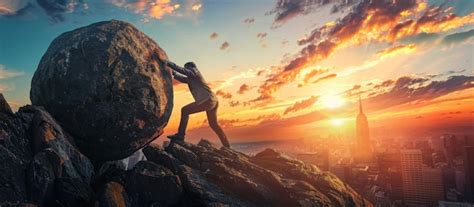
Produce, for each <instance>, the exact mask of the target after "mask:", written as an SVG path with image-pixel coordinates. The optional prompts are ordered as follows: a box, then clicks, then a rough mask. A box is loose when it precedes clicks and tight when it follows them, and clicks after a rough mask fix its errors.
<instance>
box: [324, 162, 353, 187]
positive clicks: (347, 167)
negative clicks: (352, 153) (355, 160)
mask: <svg viewBox="0 0 474 207" xmlns="http://www.w3.org/2000/svg"><path fill="white" fill-rule="evenodd" d="M351 165H352V163H351V162H350V160H347V159H345V158H341V159H340V160H339V161H338V162H337V164H335V165H332V166H331V167H330V168H329V171H330V172H331V173H333V174H334V175H336V176H337V177H338V178H339V179H341V180H344V181H346V182H348V181H350V180H351V176H352V175H351Z"/></svg>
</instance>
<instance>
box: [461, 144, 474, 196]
mask: <svg viewBox="0 0 474 207" xmlns="http://www.w3.org/2000/svg"><path fill="white" fill-rule="evenodd" d="M463 158H464V163H463V164H464V175H465V176H466V177H465V181H466V182H465V186H464V195H465V198H466V201H469V202H472V203H474V147H472V146H467V147H464V153H463Z"/></svg>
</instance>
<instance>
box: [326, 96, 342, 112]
mask: <svg viewBox="0 0 474 207" xmlns="http://www.w3.org/2000/svg"><path fill="white" fill-rule="evenodd" d="M321 101H322V103H323V105H324V107H326V108H331V109H333V108H339V107H341V106H342V105H344V103H345V102H346V101H345V100H344V99H343V98H342V97H341V96H337V95H329V96H324V97H322V99H321Z"/></svg>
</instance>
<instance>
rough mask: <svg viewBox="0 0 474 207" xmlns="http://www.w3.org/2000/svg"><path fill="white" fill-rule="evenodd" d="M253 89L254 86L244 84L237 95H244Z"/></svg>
mask: <svg viewBox="0 0 474 207" xmlns="http://www.w3.org/2000/svg"><path fill="white" fill-rule="evenodd" d="M252 88H253V87H252V86H249V85H247V84H245V83H244V84H242V85H241V86H240V87H239V90H238V91H237V93H238V94H244V93H245V92H247V91H249V90H250V89H252Z"/></svg>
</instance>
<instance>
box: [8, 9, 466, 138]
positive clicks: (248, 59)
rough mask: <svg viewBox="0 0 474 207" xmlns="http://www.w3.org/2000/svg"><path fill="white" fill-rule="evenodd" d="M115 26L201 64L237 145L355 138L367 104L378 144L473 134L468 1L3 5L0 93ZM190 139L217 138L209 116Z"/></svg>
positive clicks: (15, 102)
mask: <svg viewBox="0 0 474 207" xmlns="http://www.w3.org/2000/svg"><path fill="white" fill-rule="evenodd" d="M111 19H118V20H123V21H127V22H129V23H132V24H133V25H135V26H136V27H137V28H138V29H140V30H141V31H143V32H144V33H145V34H147V35H148V36H150V37H151V38H152V39H153V40H155V41H156V42H157V43H158V44H159V45H160V47H161V48H163V49H164V50H165V52H166V53H167V55H168V57H169V58H170V60H171V61H173V62H175V63H177V64H179V65H183V64H184V63H185V62H187V61H193V62H195V63H196V65H197V66H198V68H199V70H201V72H202V74H203V75H204V76H205V78H206V81H207V82H208V83H209V84H210V85H211V87H212V89H213V90H214V92H215V93H216V94H217V96H218V98H219V100H220V105H219V110H218V113H219V118H220V123H221V125H223V128H224V130H225V131H226V133H227V134H228V137H229V139H230V141H231V142H243V141H258V140H276V139H288V138H313V137H321V136H326V135H332V134H340V135H346V136H348V137H351V136H353V134H354V133H353V131H354V127H355V124H354V122H355V117H356V115H357V113H358V101H359V98H360V100H361V101H362V104H363V106H364V113H365V114H366V115H367V117H368V119H369V125H370V126H371V130H372V131H373V135H374V136H378V135H380V136H384V135H385V136H388V135H390V136H418V134H425V135H433V134H435V133H440V132H463V133H468V134H474V129H473V128H474V127H473V126H474V108H473V106H474V87H473V86H474V76H473V71H474V70H473V69H474V67H473V66H474V65H473V61H474V47H473V44H474V1H472V0H445V1H443V0H390V1H388V0H380V1H371V0H260V1H254V0H238V1H237V0H95V1H92V0H88V1H87V0H64V1H48V0H0V93H3V94H4V96H5V97H6V99H7V101H9V103H10V105H11V106H12V107H13V108H14V109H18V108H19V107H20V106H22V105H25V104H29V103H30V100H29V90H30V83H31V78H32V76H33V74H34V72H35V70H36V68H37V66H38V63H39V60H40V59H41V57H42V55H43V54H44V53H45V51H46V50H47V48H48V46H49V44H50V43H51V41H52V40H53V39H54V38H56V37H57V36H58V35H60V34H62V33H63V32H66V31H70V30H73V29H75V28H78V27H82V26H87V25H89V24H91V23H94V22H98V21H105V20H111ZM174 91H175V105H174V109H173V114H172V117H171V119H170V122H169V124H168V127H167V128H166V130H165V133H167V134H171V133H174V132H175V131H176V128H177V125H178V121H179V116H180V108H181V107H182V106H184V105H186V104H188V103H191V102H192V101H193V99H192V96H191V95H190V93H189V91H188V89H187V86H186V85H184V84H176V85H174ZM187 137H189V139H190V140H199V139H201V138H207V139H210V140H217V139H216V136H215V135H214V134H213V133H212V131H211V129H210V128H209V127H208V124H207V120H206V117H205V113H201V114H196V115H192V116H191V120H190V124H189V127H188V134H187Z"/></svg>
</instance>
